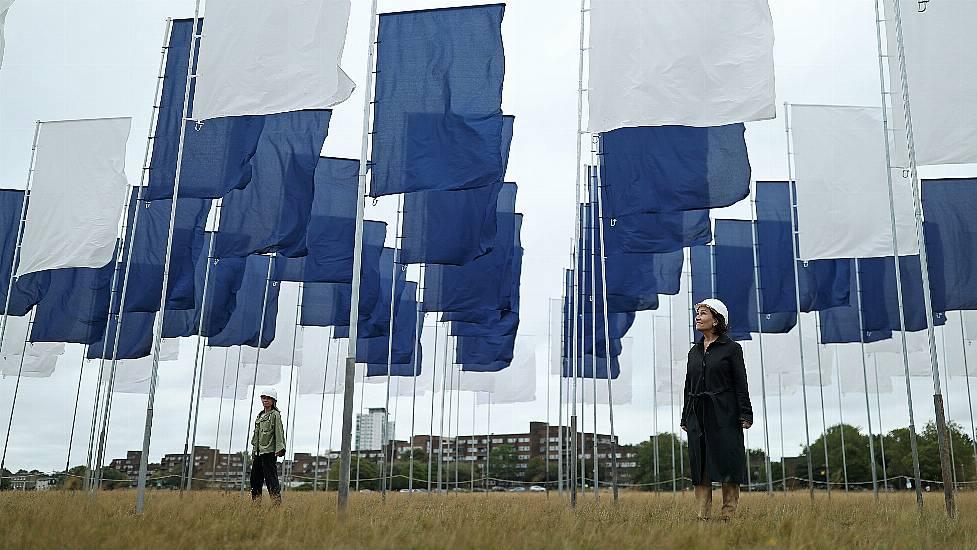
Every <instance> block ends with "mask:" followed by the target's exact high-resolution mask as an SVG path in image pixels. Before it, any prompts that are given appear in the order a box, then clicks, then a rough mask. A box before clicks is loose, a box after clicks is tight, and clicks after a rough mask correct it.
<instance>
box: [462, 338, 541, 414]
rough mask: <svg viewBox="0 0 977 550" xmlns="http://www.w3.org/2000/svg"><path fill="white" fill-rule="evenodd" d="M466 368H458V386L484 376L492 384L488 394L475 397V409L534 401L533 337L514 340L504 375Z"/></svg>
mask: <svg viewBox="0 0 977 550" xmlns="http://www.w3.org/2000/svg"><path fill="white" fill-rule="evenodd" d="M470 366H472V365H462V371H463V372H464V373H465V374H464V375H463V376H462V375H461V374H459V379H460V381H461V384H465V383H466V381H467V379H468V378H469V377H471V376H482V377H484V376H487V377H489V378H491V380H492V382H491V384H492V391H491V393H489V392H478V393H476V394H475V403H476V404H477V405H485V404H487V403H493V404H496V405H504V404H512V403H531V402H533V401H535V400H536V346H535V338H534V337H533V336H530V335H525V336H521V337H519V339H517V340H516V343H515V347H514V351H513V358H512V360H511V361H509V362H508V366H507V368H506V369H505V371H504V372H498V373H489V374H478V373H476V372H472V370H475V369H469V368H468V367H470Z"/></svg>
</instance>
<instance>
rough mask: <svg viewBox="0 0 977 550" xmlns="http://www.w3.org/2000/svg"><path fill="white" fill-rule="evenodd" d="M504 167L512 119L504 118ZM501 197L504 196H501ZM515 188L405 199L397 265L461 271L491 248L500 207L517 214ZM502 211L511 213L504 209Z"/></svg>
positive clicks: (421, 194)
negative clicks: (458, 268) (448, 267)
mask: <svg viewBox="0 0 977 550" xmlns="http://www.w3.org/2000/svg"><path fill="white" fill-rule="evenodd" d="M503 120H504V125H503V133H502V136H503V143H502V151H503V164H506V163H507V162H508V157H509V146H510V145H511V142H512V123H513V120H514V119H513V117H511V116H507V117H504V119H503ZM500 192H501V193H502V195H501V196H500ZM515 195H516V188H515V184H509V185H505V186H503V184H502V182H501V181H499V182H497V183H493V184H491V185H487V186H485V187H480V188H478V189H464V190H460V191H421V192H417V193H407V194H405V195H404V231H403V238H402V239H401V246H402V250H401V261H402V262H403V263H405V264H420V263H428V264H448V265H464V264H466V263H468V262H470V261H472V260H473V259H475V258H477V257H479V256H481V255H483V254H485V253H487V252H489V251H490V250H491V249H492V247H493V246H494V245H495V235H496V229H497V228H496V219H495V212H496V209H497V208H498V203H499V201H500V200H501V201H511V202H512V208H511V210H512V211H514V209H515V200H516V196H515ZM502 210H504V211H509V210H510V208H509V207H508V206H504V207H502Z"/></svg>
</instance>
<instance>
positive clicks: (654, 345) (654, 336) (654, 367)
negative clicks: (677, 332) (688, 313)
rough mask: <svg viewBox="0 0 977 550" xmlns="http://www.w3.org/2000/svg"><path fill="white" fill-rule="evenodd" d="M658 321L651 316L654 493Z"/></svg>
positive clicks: (656, 474)
mask: <svg viewBox="0 0 977 550" xmlns="http://www.w3.org/2000/svg"><path fill="white" fill-rule="evenodd" d="M657 326H658V322H657V318H656V317H652V318H651V345H652V354H651V418H652V420H651V424H652V428H651V433H652V434H654V435H653V436H652V443H651V444H652V455H651V458H652V466H653V467H652V472H654V478H653V479H654V480H655V493H656V494H657V493H658V492H659V490H660V489H661V487H660V486H659V485H658V379H657V376H658V373H657V372H656V371H657V370H658V334H657V328H656V327H657Z"/></svg>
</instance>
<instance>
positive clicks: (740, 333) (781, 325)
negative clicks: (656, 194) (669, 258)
mask: <svg viewBox="0 0 977 550" xmlns="http://www.w3.org/2000/svg"><path fill="white" fill-rule="evenodd" d="M753 252H754V251H753V222H751V221H749V220H716V246H715V248H714V255H715V257H714V262H715V271H716V273H715V281H716V294H717V297H718V298H719V299H720V300H722V301H723V303H725V304H726V307H727V308H728V309H729V317H730V318H729V319H727V321H728V322H729V333H730V337H731V338H735V339H748V338H749V336H750V333H751V332H760V330H761V324H762V330H763V332H765V333H785V332H790V329H791V328H793V327H794V325H795V324H796V323H797V313H796V312H791V313H766V314H763V315H758V313H757V282H756V276H755V275H756V274H755V271H754V266H755V262H754V257H753ZM761 283H762V280H761ZM693 284H694V281H693Z"/></svg>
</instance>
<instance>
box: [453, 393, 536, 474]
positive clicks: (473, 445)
mask: <svg viewBox="0 0 977 550" xmlns="http://www.w3.org/2000/svg"><path fill="white" fill-rule="evenodd" d="M547 409H548V407H547ZM546 413H547V417H548V416H549V410H547V411H546ZM477 415H478V393H477V392H472V436H471V438H469V440H468V444H469V449H471V450H473V451H474V454H473V455H472V457H471V464H470V466H471V472H469V474H468V477H469V479H470V481H471V492H473V493H474V492H475V460H477V459H478V438H476V437H475V418H476V417H477ZM548 420H549V418H547V423H546V428H547V429H546V435H547V437H546V481H549V480H550V459H549V457H550V442H549V426H550V425H549V422H548ZM465 455H466V456H467V455H468V453H465ZM547 487H548V484H547Z"/></svg>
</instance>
